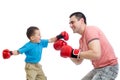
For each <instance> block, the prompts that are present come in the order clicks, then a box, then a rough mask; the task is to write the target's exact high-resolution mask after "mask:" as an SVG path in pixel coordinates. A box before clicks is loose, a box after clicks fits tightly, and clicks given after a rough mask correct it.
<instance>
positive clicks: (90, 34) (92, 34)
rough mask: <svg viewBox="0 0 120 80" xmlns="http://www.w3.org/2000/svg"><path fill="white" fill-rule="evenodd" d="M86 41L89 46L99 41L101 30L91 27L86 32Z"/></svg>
mask: <svg viewBox="0 0 120 80" xmlns="http://www.w3.org/2000/svg"><path fill="white" fill-rule="evenodd" d="M85 37H86V41H87V44H89V42H91V41H93V40H96V39H98V40H99V30H98V29H97V28H94V27H90V28H88V29H87V30H86V34H85Z"/></svg>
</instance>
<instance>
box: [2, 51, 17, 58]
mask: <svg viewBox="0 0 120 80" xmlns="http://www.w3.org/2000/svg"><path fill="white" fill-rule="evenodd" d="M18 54H19V52H18V51H17V50H14V51H10V50H9V49H4V50H3V52H2V56H3V58H4V59H8V58H10V57H11V56H12V55H18Z"/></svg>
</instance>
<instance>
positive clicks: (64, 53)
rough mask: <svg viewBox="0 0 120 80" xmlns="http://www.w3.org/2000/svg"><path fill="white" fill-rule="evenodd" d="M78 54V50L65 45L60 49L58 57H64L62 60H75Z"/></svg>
mask: <svg viewBox="0 0 120 80" xmlns="http://www.w3.org/2000/svg"><path fill="white" fill-rule="evenodd" d="M79 52H80V49H73V48H72V47H71V46H69V45H65V46H63V47H62V48H61V52H60V55H61V57H64V58H67V57H71V58H77V55H78V53H79Z"/></svg>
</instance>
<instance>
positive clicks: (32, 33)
mask: <svg viewBox="0 0 120 80" xmlns="http://www.w3.org/2000/svg"><path fill="white" fill-rule="evenodd" d="M35 30H39V28H38V27H36V26H30V27H29V28H28V29H27V32H26V35H27V37H28V39H30V37H31V36H32V35H34V32H35Z"/></svg>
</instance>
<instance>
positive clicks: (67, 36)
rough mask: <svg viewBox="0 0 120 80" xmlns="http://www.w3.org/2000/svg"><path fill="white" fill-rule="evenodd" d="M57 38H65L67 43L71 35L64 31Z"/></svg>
mask: <svg viewBox="0 0 120 80" xmlns="http://www.w3.org/2000/svg"><path fill="white" fill-rule="evenodd" d="M56 38H57V39H62V38H63V39H64V40H66V41H67V40H68V39H69V35H68V33H67V32H66V31H63V32H61V34H59V35H57V36H56Z"/></svg>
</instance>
